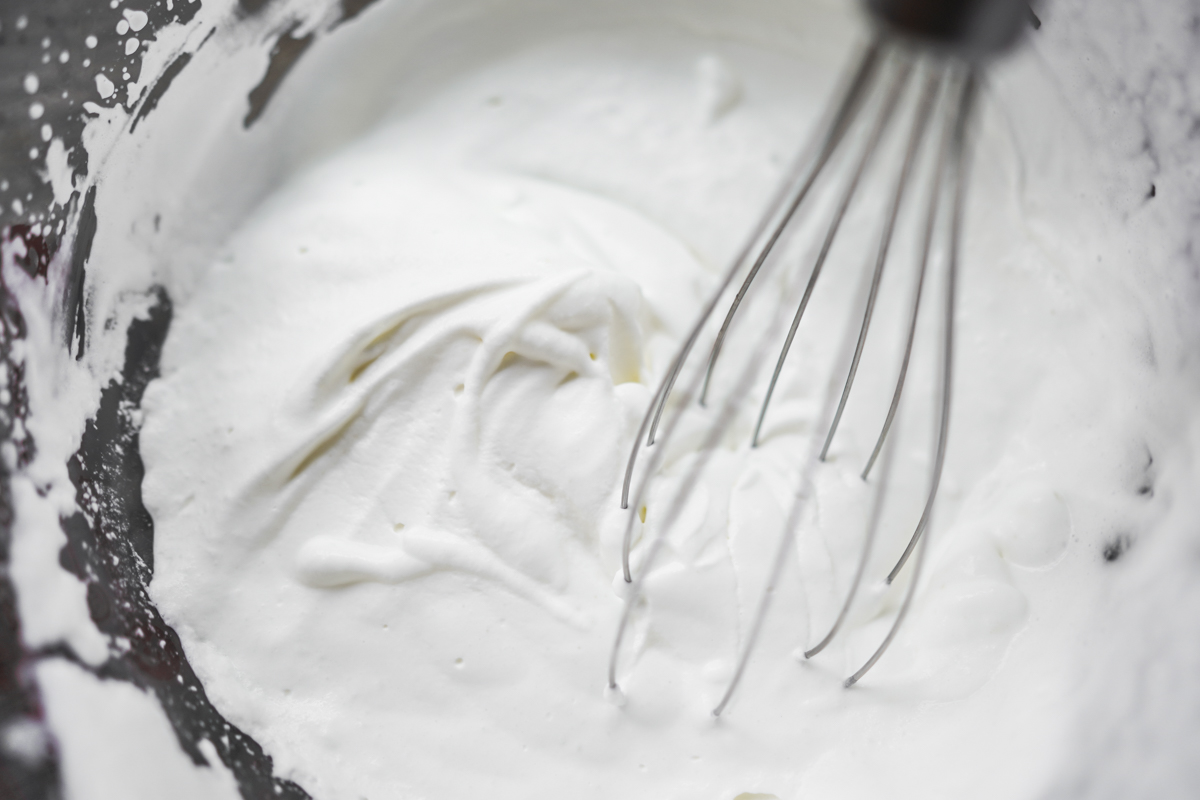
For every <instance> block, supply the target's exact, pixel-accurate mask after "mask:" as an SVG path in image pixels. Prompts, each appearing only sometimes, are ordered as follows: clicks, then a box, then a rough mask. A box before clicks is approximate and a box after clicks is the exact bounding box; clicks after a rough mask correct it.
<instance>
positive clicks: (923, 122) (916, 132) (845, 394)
mask: <svg viewBox="0 0 1200 800" xmlns="http://www.w3.org/2000/svg"><path fill="white" fill-rule="evenodd" d="M941 77H942V76H941V70H935V71H933V72H932V73H931V74H930V75H928V76H927V77H926V80H925V85H924V87H923V89H922V91H921V97H920V100H919V101H918V104H917V113H916V115H915V117H914V119H913V126H912V132H911V133H910V134H909V137H908V146H907V148H906V149H905V153H904V162H903V165H902V166H901V168H900V175H899V177H898V178H897V179H896V191H895V193H894V195H893V197H892V203H891V207H890V208H889V209H888V213H887V222H886V223H885V224H884V227H883V235H882V236H880V238H879V252H878V253H877V255H876V257H875V271H874V273H873V274H872V276H871V291H870V293H869V294H868V296H867V307H866V310H865V311H864V312H863V320H862V329H861V330H860V331H859V333H858V342H857V343H856V344H855V346H854V357H853V359H851V361H850V371H849V372H848V373H846V385H845V386H844V387H843V388H842V396H841V399H840V400H838V407H837V411H835V412H834V414H833V422H832V423H831V424H830V426H829V433H828V434H826V436H825V444H824V446H823V447H822V448H821V456H820V458H821V460H822V461H824V460H825V457H826V456H827V455H828V454H829V446H830V445H831V444H833V436H834V434H835V433H837V429H838V423H839V422H841V421H842V413H843V412H844V411H845V410H846V401H847V400H849V399H850V390H851V388H852V387H853V386H854V376H855V375H856V374H857V373H858V365H859V362H860V361H861V360H862V354H863V347H864V346H865V345H866V343H867V333H868V332H869V331H870V328H871V317H872V315H873V313H874V311H875V301H876V299H877V298H878V296H879V284H880V283H881V281H882V280H883V268H884V266H885V265H886V264H887V257H888V248H889V246H890V245H891V241H892V233H893V232H894V231H895V229H896V217H897V215H898V214H899V212H900V202H901V200H903V199H904V192H905V190H906V189H907V188H908V179H909V176H910V175H911V174H912V167H913V162H914V161H915V160H916V156H917V151H918V149H919V146H920V144H921V140H922V137H923V136H924V134H925V128H926V126H927V124H928V123H929V117H930V116H931V115H932V113H933V102H934V100H935V99H936V97H937V92H938V88H939V87H940V85H941Z"/></svg>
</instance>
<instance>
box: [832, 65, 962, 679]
mask: <svg viewBox="0 0 1200 800" xmlns="http://www.w3.org/2000/svg"><path fill="white" fill-rule="evenodd" d="M977 85H978V76H977V74H976V71H975V69H974V68H971V69H968V70H967V74H966V75H965V76H964V79H963V81H962V90H961V93H960V95H959V98H958V103H957V107H956V113H955V116H954V120H953V124H954V129H953V134H952V136H951V139H950V168H951V170H952V179H953V181H954V197H953V201H952V202H953V205H952V206H951V218H950V247H949V254H948V258H947V264H946V286H945V306H944V313H943V318H942V364H941V380H940V382H941V395H942V397H941V404H940V407H939V409H938V425H937V442H936V445H935V450H936V455H935V457H934V462H933V469H932V474H931V475H930V487H929V495H928V497H927V498H926V501H925V510H924V511H923V512H922V514H921V521H920V523H918V525H917V530H916V532H915V533H914V534H913V536H912V539H911V540H910V541H909V543H908V547H907V549H906V550H905V555H904V556H903V557H902V558H901V561H900V563H899V564H897V565H896V567H895V569H893V570H892V573H891V574H890V575H889V576H888V583H891V581H892V579H893V578H894V577H895V575H896V574H897V573H898V572H899V570H900V568H901V567H903V566H904V561H905V560H906V559H907V557H908V554H909V553H911V552H912V551H913V548H914V547H915V546H916V545H917V542H918V540H920V545H921V548H920V550H919V551H918V552H917V560H916V563H914V564H913V572H912V578H911V580H910V582H909V584H908V590H907V591H906V592H905V594H904V601H903V602H902V603H901V605H900V609H899V611H897V613H896V618H895V620H893V621H892V627H891V629H890V630H889V631H888V634H887V636H886V637H885V638H884V640H883V642H882V643H880V645H879V647H878V648H877V649H876V650H875V652H874V653H873V654H872V655H871V657H870V658H869V659H867V662H866V663H865V664H863V665H862V666H861V667H859V669H858V670H857V671H856V672H855V673H854V674H853V675H851V676H850V677H849V678H847V679H846V682H845V686H846V688H849V687H851V686H853V685H854V684H856V683H858V681H859V680H861V679H862V677H863V675H866V674H867V671H868V670H870V669H871V667H873V666H875V663H876V662H877V661H879V659H880V658H881V657H882V656H883V654H884V653H885V652H886V651H887V649H888V647H889V646H890V645H891V643H892V640H894V639H895V638H896V634H897V632H899V630H900V626H901V625H903V624H904V619H905V617H907V616H908V612H909V609H910V608H911V607H912V601H913V597H915V596H916V593H917V585H918V584H919V583H920V581H921V571H922V568H923V566H924V564H925V556H926V553H927V551H928V549H929V536H928V535H925V536H922V533H925V531H926V529H927V527H928V525H929V521H930V519H931V517H932V512H933V501H934V499H935V498H936V497H937V490H938V485H939V484H940V483H941V478H942V467H943V465H944V464H945V461H946V440H947V434H948V433H949V431H950V401H951V394H952V390H953V386H954V309H955V303H956V301H957V294H958V256H959V249H960V247H959V246H960V244H961V239H962V216H963V205H964V201H965V198H966V190H967V169H966V164H965V159H964V152H965V149H966V138H967V122H968V120H969V118H970V115H971V109H972V106H973V105H974V102H975V93H976V89H977Z"/></svg>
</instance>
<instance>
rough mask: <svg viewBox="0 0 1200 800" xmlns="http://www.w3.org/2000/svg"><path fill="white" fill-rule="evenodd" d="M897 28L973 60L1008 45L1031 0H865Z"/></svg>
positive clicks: (1019, 29)
mask: <svg viewBox="0 0 1200 800" xmlns="http://www.w3.org/2000/svg"><path fill="white" fill-rule="evenodd" d="M864 4H865V5H866V8H867V11H869V12H870V13H871V15H872V16H873V17H874V18H875V19H876V20H878V21H879V22H880V23H882V24H883V25H884V26H886V27H888V28H890V29H892V30H893V31H894V32H896V33H898V34H900V35H902V36H905V37H909V38H913V39H917V40H919V41H921V42H923V43H925V44H926V45H928V46H932V47H934V48H937V49H940V50H944V51H948V52H951V53H954V54H956V55H959V56H961V57H964V58H967V59H970V60H972V61H976V60H982V59H986V58H988V57H990V56H994V55H997V54H999V53H1000V52H1002V51H1004V50H1006V49H1007V48H1009V47H1010V46H1012V44H1013V43H1015V42H1016V41H1017V39H1018V38H1020V35H1021V33H1022V31H1023V30H1024V27H1025V25H1026V24H1027V23H1028V22H1029V21H1030V19H1031V17H1032V11H1031V9H1030V7H1029V3H1028V2H1027V0H864Z"/></svg>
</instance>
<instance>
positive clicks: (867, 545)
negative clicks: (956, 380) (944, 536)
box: [804, 69, 953, 658]
mask: <svg viewBox="0 0 1200 800" xmlns="http://www.w3.org/2000/svg"><path fill="white" fill-rule="evenodd" d="M951 83H952V80H951V78H950V75H949V71H948V70H945V69H942V70H939V71H937V72H935V73H933V74H931V75H930V76H929V80H928V82H927V83H926V94H925V95H924V96H923V97H922V105H925V103H926V102H927V103H928V106H927V107H926V108H924V109H921V108H919V109H918V113H921V112H922V111H924V112H925V113H926V115H927V118H928V116H929V115H932V114H933V112H934V110H935V106H936V105H937V102H938V94H942V93H944V92H945V91H947V90H948V89H949V85H950V84H951ZM930 92H932V94H930ZM925 124H927V123H923V124H921V125H920V127H922V128H923V127H924V126H925ZM952 124H953V116H952V115H947V124H945V125H943V128H945V130H944V131H943V132H942V133H941V135H940V136H941V138H940V140H939V141H938V142H936V146H935V148H934V151H933V153H934V172H933V180H932V182H931V183H930V187H929V202H928V205H927V207H926V210H925V225H924V235H923V239H922V244H921V251H920V252H921V255H920V259H919V262H918V269H917V275H916V286H915V287H914V290H913V302H912V310H911V313H910V317H909V322H908V337H907V342H906V343H905V348H904V358H903V360H902V362H901V365H900V371H899V377H898V379H897V382H896V390H895V392H894V393H893V395H892V403H891V406H890V407H889V408H888V415H887V419H886V420H885V422H884V426H883V430H882V431H881V432H880V434H879V439H878V440H877V441H876V443H875V448H874V450H873V451H872V453H871V458H870V460H869V461H868V462H867V466H866V467H865V468H864V469H863V473H862V479H863V480H864V481H865V480H866V479H867V473H868V472H869V471H870V469H871V467H872V466H873V465H874V464H875V462H876V459H877V458H878V457H879V455H880V453H881V451H882V450H883V446H884V443H885V441H886V439H887V432H888V429H889V428H890V427H891V423H892V420H893V419H894V417H895V415H896V410H897V408H898V407H899V405H900V395H901V390H902V389H903V386H904V376H905V373H906V372H907V371H908V363H909V360H910V358H911V356H912V345H913V340H914V338H915V333H916V326H917V316H918V311H919V309H920V305H921V293H922V290H923V288H924V284H925V273H926V267H927V265H928V263H929V252H930V249H931V245H932V240H933V232H934V228H935V223H936V221H937V212H938V206H939V198H940V197H941V188H942V181H943V176H944V174H945V165H946V160H947V158H948V155H949V148H948V147H947V145H948V144H949V139H950V136H951V130H950V126H951V125H952ZM910 152H911V148H910ZM877 266H878V265H877ZM872 288H874V284H873V286H872ZM860 338H861V337H860ZM893 452H894V448H889V449H888V451H887V453H886V454H885V455H884V458H883V463H882V465H881V467H880V473H879V476H878V482H877V486H876V487H875V498H874V502H873V503H872V507H871V516H870V518H869V520H868V522H867V528H866V532H865V534H864V537H863V546H862V550H861V552H860V553H859V557H858V564H857V566H856V567H855V570H854V577H853V578H852V579H851V581H850V588H849V589H848V590H847V592H846V597H845V599H844V600H843V602H842V606H841V610H840V611H839V612H838V615H837V618H836V619H835V620H834V622H833V625H832V626H831V627H830V628H829V631H828V632H827V633H826V634H825V636H824V637H822V639H821V640H820V641H819V642H818V643H817V644H815V645H814V646H812V647H811V648H809V649H808V650H805V651H804V657H805V658H812V657H813V656H816V655H817V654H819V653H820V652H821V651H822V650H824V649H825V648H826V647H827V646H828V645H829V643H830V642H831V641H833V638H834V637H835V636H836V635H837V633H838V631H839V630H841V627H842V624H843V623H844V622H845V621H846V617H847V616H848V614H849V613H850V608H851V606H852V605H853V603H854V599H855V597H857V595H858V590H859V588H860V587H861V586H862V580H863V577H864V575H865V574H866V570H867V564H868V563H869V562H870V559H871V553H872V552H873V550H874V545H875V540H876V538H877V535H878V531H879V523H880V521H881V519H882V511H883V506H884V500H885V498H886V496H887V487H888V482H889V477H890V475H891V464H892V460H893V455H892V454H893Z"/></svg>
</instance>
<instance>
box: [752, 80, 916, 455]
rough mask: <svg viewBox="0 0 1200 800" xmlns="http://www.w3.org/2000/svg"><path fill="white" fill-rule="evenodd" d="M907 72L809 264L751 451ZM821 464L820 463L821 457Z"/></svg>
mask: <svg viewBox="0 0 1200 800" xmlns="http://www.w3.org/2000/svg"><path fill="white" fill-rule="evenodd" d="M911 70H912V65H911V63H909V62H907V61H905V62H903V63H902V64H901V66H900V69H899V70H898V71H897V73H896V75H895V77H894V78H893V80H892V82H891V84H890V85H889V86H888V92H887V93H886V94H885V95H884V103H883V107H882V108H881V109H880V112H879V116H878V117H877V118H876V120H875V124H874V126H873V127H872V129H871V135H870V137H869V138H868V139H867V142H866V145H865V146H864V147H863V151H862V153H861V155H860V156H859V158H858V162H857V164H856V165H855V168H854V174H853V176H852V177H851V178H850V182H849V183H848V184H847V185H846V188H845V190H844V191H843V192H842V196H841V199H840V200H839V201H838V206H837V210H836V211H835V212H834V215H833V221H832V222H831V223H830V225H829V229H828V230H827V231H826V233H825V239H824V241H823V242H822V243H821V250H820V252H819V253H818V255H817V260H816V261H815V262H814V263H813V268H812V272H811V273H810V277H809V279H808V285H807V286H805V287H804V296H803V297H801V298H800V305H799V306H798V307H797V308H796V315H795V316H794V317H793V318H792V326H791V328H789V329H788V333H787V338H785V339H784V342H783V349H782V350H781V351H780V353H779V359H778V360H777V361H776V362H775V371H774V373H772V375H771V383H770V384H769V385H768V386H767V394H766V396H765V397H764V398H763V402H762V408H761V410H760V411H759V413H758V422H757V423H755V425H754V435H753V436H751V437H750V446H751V447H758V439H759V434H760V433H761V432H762V426H763V421H764V420H765V419H766V417H767V407H768V406H770V404H771V397H772V396H773V395H774V394H775V386H776V384H777V383H778V382H779V375H780V373H782V372H783V365H784V362H785V361H787V357H788V352H789V351H790V350H791V348H792V342H793V341H794V340H795V338H796V330H797V329H798V328H799V327H800V320H801V319H803V317H804V312H805V310H806V309H807V308H808V301H809V300H810V299H811V298H812V294H813V289H815V288H816V285H817V280H818V279H820V277H821V271H822V269H823V268H824V266H825V260H826V258H828V256H829V251H830V249H832V247H833V242H834V240H835V239H836V238H837V234H838V230H839V229H840V228H841V225H842V220H843V219H844V218H845V216H846V210H847V209H848V208H849V207H850V201H852V200H853V199H854V195H855V193H856V192H857V190H858V185H859V183H860V181H861V179H862V176H863V173H864V172H866V169H867V165H868V164H870V162H871V158H872V157H873V156H874V155H875V152H876V150H878V147H879V140H880V139H881V138H882V137H883V133H884V131H885V130H886V129H887V125H888V122H890V121H891V118H892V113H893V112H894V111H895V110H896V104H897V102H898V100H899V98H900V95H901V94H902V90H903V88H904V85H905V83H906V82H907V81H908V76H909V74H910V72H911ZM822 460H824V456H823V455H822Z"/></svg>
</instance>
